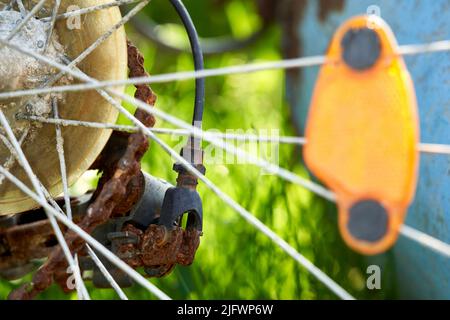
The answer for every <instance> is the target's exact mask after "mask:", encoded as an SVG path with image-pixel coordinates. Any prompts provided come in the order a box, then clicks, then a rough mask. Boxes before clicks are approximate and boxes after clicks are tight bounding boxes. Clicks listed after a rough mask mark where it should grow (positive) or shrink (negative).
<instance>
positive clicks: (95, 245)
mask: <svg viewBox="0 0 450 320" xmlns="http://www.w3.org/2000/svg"><path fill="white" fill-rule="evenodd" d="M0 174H3V175H5V176H6V178H7V179H8V180H9V181H11V182H12V183H13V184H15V185H16V186H17V187H18V188H19V189H20V190H22V191H23V192H24V193H25V194H27V195H28V196H29V197H30V198H32V199H33V200H35V201H36V202H38V203H39V204H40V205H41V206H42V207H43V208H44V209H45V210H47V211H48V212H49V213H50V214H51V216H52V217H53V218H56V219H58V220H59V221H61V222H62V223H63V224H65V225H66V226H67V227H68V228H70V229H71V230H72V231H74V232H76V233H77V234H78V235H79V236H80V238H82V239H83V240H84V241H86V242H87V243H89V244H90V245H91V246H92V247H93V248H94V249H95V250H97V251H98V252H99V253H101V254H102V255H103V256H104V257H105V258H107V259H108V260H109V261H111V262H112V263H113V264H114V265H116V266H117V267H118V268H120V269H121V270H122V271H124V272H125V273H126V274H128V275H129V276H130V277H131V278H132V279H133V280H135V281H136V282H137V283H139V284H140V285H142V286H143V287H144V288H146V289H147V290H148V291H149V292H151V293H153V294H154V295H155V296H156V297H158V298H159V299H162V300H170V297H169V296H168V295H166V294H165V293H164V292H162V291H161V290H160V289H158V288H157V287H156V286H154V285H153V284H152V283H151V282H149V281H147V280H146V279H145V278H144V277H143V276H142V275H140V274H139V273H138V272H137V271H135V270H134V269H133V268H131V267H130V266H129V265H127V264H126V263H125V262H124V261H122V260H121V259H120V258H118V257H117V256H116V255H115V254H114V253H112V252H111V251H109V250H108V249H107V248H105V247H104V246H103V245H102V244H101V243H100V242H98V241H97V240H95V239H94V238H93V237H92V236H91V235H89V234H88V233H87V232H85V231H84V230H83V229H81V228H80V227H79V226H78V225H76V224H75V223H74V222H73V221H71V220H70V219H68V218H67V217H66V216H65V215H64V214H62V213H60V212H58V211H57V210H56V209H55V208H53V207H52V206H50V205H49V204H48V203H47V202H46V201H44V200H42V198H41V197H39V196H38V195H37V194H36V193H34V192H33V191H31V190H30V188H28V187H27V186H26V185H25V184H24V183H23V182H22V181H20V180H19V179H17V178H16V177H15V176H14V175H12V174H11V173H10V172H8V171H7V170H5V168H3V167H2V166H0Z"/></svg>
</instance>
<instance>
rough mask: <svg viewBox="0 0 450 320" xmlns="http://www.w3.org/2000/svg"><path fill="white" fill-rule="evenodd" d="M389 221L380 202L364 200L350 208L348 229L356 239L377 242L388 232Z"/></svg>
mask: <svg viewBox="0 0 450 320" xmlns="http://www.w3.org/2000/svg"><path fill="white" fill-rule="evenodd" d="M388 219H389V218H388V215H387V212H386V209H385V208H384V207H383V206H382V205H381V204H380V203H379V202H377V201H374V200H362V201H359V202H357V203H355V204H354V205H353V206H352V207H351V208H350V211H349V218H348V223H347V229H348V231H349V232H350V234H351V235H352V237H354V238H356V239H359V240H363V241H367V242H377V241H379V240H380V239H382V238H383V237H384V236H385V234H386V232H387V227H388Z"/></svg>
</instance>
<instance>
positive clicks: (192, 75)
mask: <svg viewBox="0 0 450 320" xmlns="http://www.w3.org/2000/svg"><path fill="white" fill-rule="evenodd" d="M402 48H403V49H402ZM412 48H414V49H412ZM419 49H421V50H419ZM399 51H400V52H402V51H403V52H404V54H405V55H408V54H409V55H413V54H421V53H433V52H440V51H441V52H442V51H450V40H448V41H437V42H432V43H428V44H423V45H415V46H400V47H399ZM328 62H329V61H326V58H325V56H311V57H303V58H296V59H287V60H280V61H272V62H263V63H250V64H243V65H236V66H230V67H224V68H217V69H205V70H201V71H181V72H175V73H166V74H160V75H152V76H150V77H139V78H130V79H125V80H109V81H97V82H96V83H83V84H75V85H65V86H55V87H52V88H45V89H29V90H17V91H11V92H4V93H0V99H8V98H16V97H22V96H27V95H36V94H43V93H51V92H68V91H85V90H92V89H101V88H109V87H119V86H124V85H136V84H152V83H167V82H173V81H183V80H190V79H197V78H207V77H215V76H226V75H233V74H246V73H254V72H260V71H267V70H278V69H293V68H304V67H313V66H320V65H322V64H324V63H328Z"/></svg>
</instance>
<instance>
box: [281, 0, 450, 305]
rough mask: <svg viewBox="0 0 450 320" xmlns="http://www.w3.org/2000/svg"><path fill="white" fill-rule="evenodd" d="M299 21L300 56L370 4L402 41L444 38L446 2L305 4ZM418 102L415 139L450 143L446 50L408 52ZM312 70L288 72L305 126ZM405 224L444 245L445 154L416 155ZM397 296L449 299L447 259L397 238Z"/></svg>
mask: <svg viewBox="0 0 450 320" xmlns="http://www.w3.org/2000/svg"><path fill="white" fill-rule="evenodd" d="M307 3H308V4H307V6H306V8H305V10H306V12H305V13H304V14H303V18H302V19H301V20H300V21H299V25H298V35H299V41H300V43H301V48H302V56H310V55H317V54H319V55H320V54H324V52H325V51H326V48H327V46H328V43H329V41H330V39H331V37H332V35H333V33H334V32H335V30H336V29H337V27H338V26H339V25H340V24H342V23H343V22H344V21H345V20H347V19H348V18H350V17H352V16H354V15H359V14H364V13H366V12H367V9H368V7H369V6H371V5H377V6H378V7H379V8H380V9H381V17H382V18H383V19H384V20H386V21H387V23H388V24H389V25H390V26H391V28H392V30H393V31H394V34H395V35H396V37H397V40H398V42H399V44H400V45H402V44H419V43H425V42H430V41H438V40H449V39H450V1H449V0H434V1H428V0H416V1H413V0H396V1H394V0H380V1H375V0H347V1H345V2H344V7H343V9H342V10H341V11H334V12H331V13H330V14H329V15H328V16H327V18H326V20H324V21H320V19H319V18H318V10H319V1H311V0H310V1H308V2H307ZM405 61H406V63H407V67H408V69H409V71H410V73H411V75H412V78H413V80H414V82H415V88H416V93H417V98H418V104H419V114H420V126H421V141H422V142H427V143H444V144H450V90H449V85H450V53H448V52H446V53H434V54H424V55H418V56H411V57H406V58H405ZM317 73H318V68H308V69H304V70H302V72H301V74H300V77H301V78H300V80H299V81H293V79H292V78H290V77H289V76H288V81H287V88H288V90H287V91H288V92H287V94H288V99H289V100H290V102H291V106H292V108H293V114H294V115H295V120H296V121H297V123H298V124H299V127H300V128H304V123H305V119H306V115H307V112H308V107H309V103H310V99H311V95H312V91H313V87H314V84H315V81H316V78H317ZM406 223H407V224H408V225H411V226H413V227H415V228H417V229H419V230H421V231H424V232H426V233H428V234H430V235H432V236H433V237H436V238H439V239H441V240H443V241H445V242H447V243H450V157H449V156H442V155H427V154H422V156H421V163H420V176H419V185H418V188H417V193H416V197H415V201H414V203H413V204H412V206H411V207H410V209H409V212H408V216H407V220H406ZM393 255H394V257H395V266H396V268H397V270H396V274H397V281H398V287H399V290H400V296H401V297H403V298H428V299H433V298H444V299H450V259H448V258H444V257H442V256H441V255H439V254H437V253H434V252H432V251H430V250H429V249H427V248H423V247H421V246H419V245H418V244H416V243H414V242H412V241H410V240H408V239H405V238H403V237H400V239H399V241H398V243H397V244H396V245H395V247H394V249H393Z"/></svg>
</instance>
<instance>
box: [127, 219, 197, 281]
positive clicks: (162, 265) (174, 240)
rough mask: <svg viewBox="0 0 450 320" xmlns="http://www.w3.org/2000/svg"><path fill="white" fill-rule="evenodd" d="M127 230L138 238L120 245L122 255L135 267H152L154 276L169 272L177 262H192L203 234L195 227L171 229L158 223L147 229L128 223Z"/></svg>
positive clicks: (184, 263)
mask: <svg viewBox="0 0 450 320" xmlns="http://www.w3.org/2000/svg"><path fill="white" fill-rule="evenodd" d="M124 231H126V232H129V233H132V234H135V235H136V236H137V238H138V241H137V243H136V244H133V243H130V244H124V245H123V246H121V247H120V249H119V257H120V258H122V259H123V260H124V261H125V262H127V264H129V265H130V266H132V267H133V268H138V267H146V268H148V269H151V270H153V271H152V274H151V276H153V277H162V276H164V275H166V274H168V273H169V272H170V271H171V270H172V269H173V267H174V266H175V265H176V264H181V265H184V266H188V265H190V264H192V262H193V261H194V258H195V253H196V251H197V249H198V246H199V245H200V236H201V235H202V232H201V231H198V230H194V229H187V230H184V229H182V228H181V227H175V228H174V229H173V230H168V229H167V228H166V227H165V226H161V225H156V224H152V225H150V226H149V228H147V230H145V232H144V231H142V230H140V229H138V228H136V227H134V226H132V225H127V226H125V228H124Z"/></svg>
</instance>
